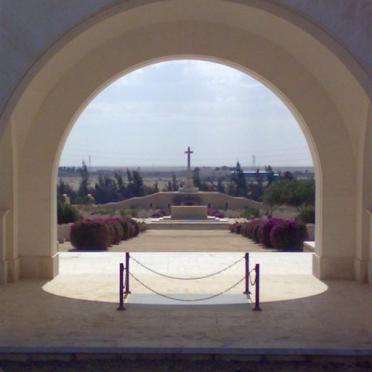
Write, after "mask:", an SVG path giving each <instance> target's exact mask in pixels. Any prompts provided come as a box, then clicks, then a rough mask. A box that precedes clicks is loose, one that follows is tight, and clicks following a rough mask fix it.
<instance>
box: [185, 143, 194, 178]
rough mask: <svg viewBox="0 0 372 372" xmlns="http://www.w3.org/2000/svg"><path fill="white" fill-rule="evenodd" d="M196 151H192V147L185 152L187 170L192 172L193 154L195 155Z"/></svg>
mask: <svg viewBox="0 0 372 372" xmlns="http://www.w3.org/2000/svg"><path fill="white" fill-rule="evenodd" d="M193 153H194V151H191V149H190V146H189V147H188V148H187V151H185V154H187V170H188V171H189V172H190V171H191V154H193Z"/></svg>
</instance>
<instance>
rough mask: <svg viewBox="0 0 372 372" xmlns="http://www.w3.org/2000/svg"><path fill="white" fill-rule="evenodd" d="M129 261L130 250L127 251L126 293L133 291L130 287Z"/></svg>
mask: <svg viewBox="0 0 372 372" xmlns="http://www.w3.org/2000/svg"><path fill="white" fill-rule="evenodd" d="M129 261H130V256H129V252H125V294H126V295H128V294H130V293H131V291H130V289H129Z"/></svg>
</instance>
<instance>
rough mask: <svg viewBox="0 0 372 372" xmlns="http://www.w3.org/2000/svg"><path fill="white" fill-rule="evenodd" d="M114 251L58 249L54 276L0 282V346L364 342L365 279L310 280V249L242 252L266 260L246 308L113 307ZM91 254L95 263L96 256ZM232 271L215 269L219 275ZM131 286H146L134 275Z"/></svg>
mask: <svg viewBox="0 0 372 372" xmlns="http://www.w3.org/2000/svg"><path fill="white" fill-rule="evenodd" d="M141 254H143V255H145V253H141ZM220 254H222V253H220ZM64 255H65V256H67V255H68V253H65V254H64ZM72 255H75V254H72ZM116 255H118V254H112V256H111V255H109V254H107V253H106V254H102V255H101V257H98V256H96V257H94V255H93V254H91V255H90V256H91V258H92V259H90V258H89V257H88V256H79V255H78V256H75V258H69V259H66V260H65V259H64V257H63V255H62V257H61V272H62V274H61V275H59V276H57V277H56V278H55V279H54V280H52V281H49V282H47V281H32V280H28V281H20V282H17V283H11V284H7V285H5V286H2V287H0V298H1V301H0V347H10V348H12V347H13V348H18V347H45V348H50V347H54V348H66V347H70V348H74V347H87V348H97V347H98V348H112V349H115V348H144V349H146V348H154V347H157V348H168V349H172V348H173V349H174V348H180V349H182V350H185V349H189V348H196V349H203V348H216V349H221V350H226V351H227V352H228V351H229V350H235V349H237V348H240V349H252V348H253V349H254V348H255V349H257V348H263V349H294V348H296V349H299V350H301V349H302V350H309V349H319V350H328V349H333V350H357V351H358V350H359V351H361V350H364V351H366V352H368V351H369V350H372V322H371V314H372V288H371V287H370V286H368V285H361V284H358V283H355V282H351V281H329V282H321V281H319V280H317V279H316V278H314V277H313V276H311V275H310V274H309V273H308V271H309V262H308V261H309V260H310V258H311V255H310V254H299V253H298V254H286V253H283V254H277V253H275V254H271V253H265V254H264V253H252V260H253V261H255V260H260V261H261V263H262V265H263V267H267V271H266V272H263V275H262V308H263V311H262V312H253V311H251V307H250V305H249V304H244V303H242V304H225V305H222V304H221V305H213V304H212V305H204V306H182V305H181V306H173V305H170V304H169V305H156V304H152V305H146V304H130V303H129V304H128V306H127V311H122V312H119V311H116V307H117V296H118V287H117V284H118V283H117V274H115V269H113V268H114V267H115V266H117V265H116V264H117V261H115V260H117V259H118V258H114V257H115V256H116ZM159 255H160V254H159ZM255 255H257V257H255ZM118 256H120V254H119V255H118ZM272 256H273V258H272ZM110 257H112V258H114V259H113V261H112V262H110V260H109V258H110ZM149 257H150V256H149ZM221 257H222V256H221ZM265 257H266V260H265ZM101 259H102V260H105V262H106V263H105V265H102V264H99V263H98V262H99V261H100V260H101ZM174 259H177V260H178V259H179V257H175V258H174ZM157 260H158V262H159V265H160V262H161V261H160V260H159V259H155V260H151V261H152V262H153V263H154V264H156V262H157ZM286 260H287V265H286V266H285V267H287V268H290V267H292V266H294V267H293V268H292V270H293V273H290V272H289V273H286V274H283V273H280V270H279V269H278V267H277V266H278V263H280V262H282V263H283V262H285V261H286ZM79 261H80V262H81V265H80V267H81V270H82V271H81V272H80V271H79V263H78V262H79ZM301 262H302V263H301ZM69 266H70V267H69ZM105 266H106V269H105V270H103V269H104V267H105ZM211 266H212V265H211ZM279 266H280V265H279ZM179 267H180V268H181V267H184V270H186V268H185V267H186V266H182V265H180V266H179ZM89 270H90V273H89ZM94 270H96V271H95V272H94ZM301 270H302V273H299V272H300V271H301ZM110 272H111V273H110ZM296 272H297V274H295V273H296ZM138 275H142V278H143V279H144V280H145V279H146V280H149V281H150V283H152V285H154V286H155V285H157V286H159V288H162V289H165V290H166V291H168V293H179V292H181V293H209V292H214V291H215V290H217V289H219V288H221V282H220V281H219V280H212V281H210V282H209V283H208V284H207V283H206V284H200V285H197V286H189V285H184V286H179V284H177V286H176V285H174V286H173V284H172V285H169V284H167V285H165V281H164V282H162V281H156V280H154V279H153V277H152V276H151V275H148V274H146V275H147V276H145V274H144V272H141V271H139V272H138ZM236 275H237V274H231V275H230V277H224V279H223V282H224V283H226V282H227V281H230V280H232V279H234V278H235V277H236ZM176 290H177V291H178V292H176ZM241 290H242V288H236V292H232V293H233V294H234V293H241ZM133 291H134V292H135V293H142V294H146V290H144V289H143V288H140V287H139V286H138V287H136V286H135V285H134V284H133ZM187 291H189V292H187Z"/></svg>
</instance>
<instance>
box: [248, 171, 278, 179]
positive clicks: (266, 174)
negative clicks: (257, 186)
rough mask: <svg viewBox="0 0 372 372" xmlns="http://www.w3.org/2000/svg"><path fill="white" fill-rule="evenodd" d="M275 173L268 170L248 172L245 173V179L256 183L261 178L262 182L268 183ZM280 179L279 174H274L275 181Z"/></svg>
mask: <svg viewBox="0 0 372 372" xmlns="http://www.w3.org/2000/svg"><path fill="white" fill-rule="evenodd" d="M272 173H273V172H269V171H266V170H246V171H243V174H244V177H245V179H246V180H248V181H255V180H256V179H257V176H259V177H261V179H262V181H268V179H269V177H270V175H272ZM277 178H279V173H277V172H274V179H277Z"/></svg>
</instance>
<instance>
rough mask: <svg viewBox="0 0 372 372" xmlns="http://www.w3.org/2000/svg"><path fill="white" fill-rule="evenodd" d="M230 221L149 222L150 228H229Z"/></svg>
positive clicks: (148, 226)
mask: <svg viewBox="0 0 372 372" xmlns="http://www.w3.org/2000/svg"><path fill="white" fill-rule="evenodd" d="M229 225H230V223H229V222H222V221H213V222H211V221H193V220H189V221H184V220H182V221H156V222H150V223H147V224H146V226H147V228H148V229H149V230H227V229H228V228H229Z"/></svg>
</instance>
